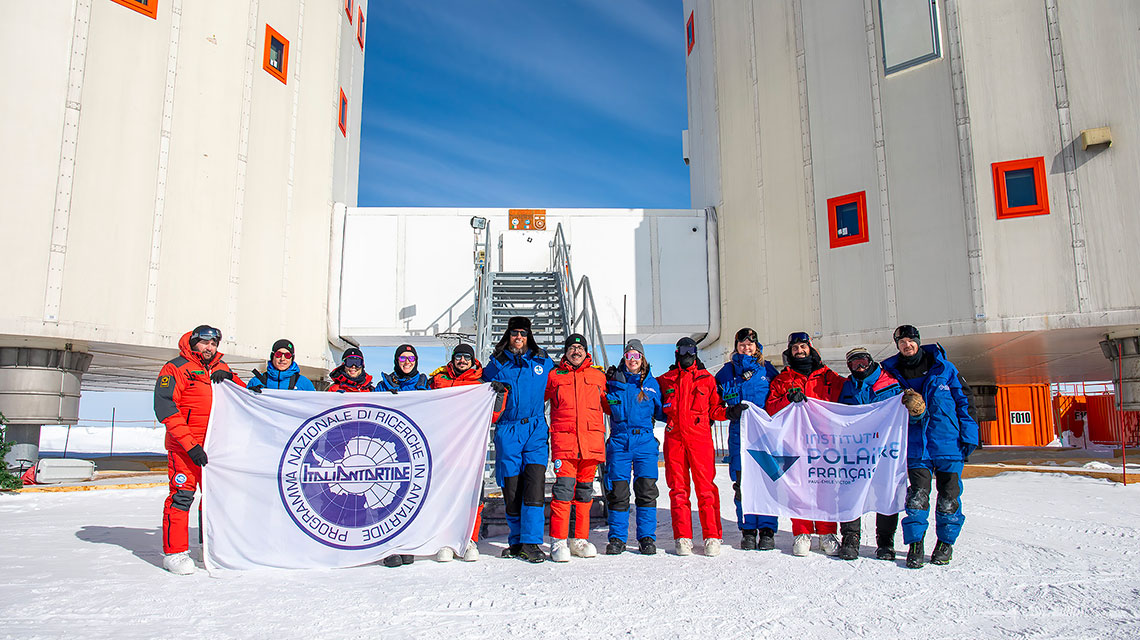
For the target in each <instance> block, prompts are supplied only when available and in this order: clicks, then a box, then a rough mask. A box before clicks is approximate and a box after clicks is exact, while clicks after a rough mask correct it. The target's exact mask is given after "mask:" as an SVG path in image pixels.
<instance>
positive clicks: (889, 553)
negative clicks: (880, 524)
mask: <svg viewBox="0 0 1140 640" xmlns="http://www.w3.org/2000/svg"><path fill="white" fill-rule="evenodd" d="M875 543H876V544H877V545H878V548H877V549H875V557H876V558H878V559H879V560H894V559H895V537H894V536H893V535H892V536H889V537H888V536H885V535H879V536H875Z"/></svg>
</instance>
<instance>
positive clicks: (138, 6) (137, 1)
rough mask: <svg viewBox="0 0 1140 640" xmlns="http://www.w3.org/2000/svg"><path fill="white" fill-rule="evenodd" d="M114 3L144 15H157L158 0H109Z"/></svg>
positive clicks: (149, 16)
mask: <svg viewBox="0 0 1140 640" xmlns="http://www.w3.org/2000/svg"><path fill="white" fill-rule="evenodd" d="M111 1H112V2H114V3H116V4H121V5H123V6H124V7H127V8H128V9H134V10H135V11H138V12H139V13H141V14H143V15H144V16H146V17H148V18H151V19H157V16H158V0H111Z"/></svg>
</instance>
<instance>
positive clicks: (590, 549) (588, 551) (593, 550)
mask: <svg viewBox="0 0 1140 640" xmlns="http://www.w3.org/2000/svg"><path fill="white" fill-rule="evenodd" d="M570 553H571V554H573V555H576V556H578V557H579V558H593V557H594V556H596V555H598V548H597V547H595V546H594V545H593V544H591V543H590V541H589V540H587V539H585V538H574V539H572V540H570Z"/></svg>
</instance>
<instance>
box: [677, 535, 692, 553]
mask: <svg viewBox="0 0 1140 640" xmlns="http://www.w3.org/2000/svg"><path fill="white" fill-rule="evenodd" d="M677 555H679V556H691V555H693V539H692V538H677Z"/></svg>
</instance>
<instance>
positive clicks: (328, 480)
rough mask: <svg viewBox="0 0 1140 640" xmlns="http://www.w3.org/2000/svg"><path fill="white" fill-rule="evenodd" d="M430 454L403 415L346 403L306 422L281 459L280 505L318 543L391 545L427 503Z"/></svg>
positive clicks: (358, 546)
mask: <svg viewBox="0 0 1140 640" xmlns="http://www.w3.org/2000/svg"><path fill="white" fill-rule="evenodd" d="M430 471H431V453H430V451H429V449H428V444H427V439H426V438H425V437H424V434H423V432H422V431H421V430H420V428H419V427H418V426H417V425H416V424H415V422H413V421H412V420H411V419H410V418H409V417H408V416H406V415H405V414H403V413H401V412H399V411H395V410H393V409H389V408H386V407H381V406H378V405H370V404H354V405H345V406H341V407H338V408H336V409H332V410H329V411H325V412H323V413H321V414H318V415H316V416H313V417H312V418H310V419H308V420H307V421H305V422H304V423H303V424H302V425H301V426H300V427H299V428H298V429H297V430H296V432H294V433H293V436H292V437H291V438H290V439H289V442H288V444H287V445H286V447H285V451H284V453H283V455H282V457H281V465H280V467H279V470H278V474H277V480H278V487H279V489H280V495H281V500H282V503H283V504H284V505H285V509H286V510H287V511H288V512H289V516H290V517H291V518H292V519H293V521H294V522H295V523H296V524H297V526H298V527H299V528H300V529H301V530H302V531H304V532H305V533H306V534H307V535H309V536H310V537H311V538H313V539H314V540H317V541H318V542H320V543H322V544H325V545H328V546H330V547H336V548H338V549H366V548H369V547H374V546H377V545H379V544H383V543H384V542H386V541H388V540H390V539H391V538H392V537H394V536H395V535H397V534H398V533H400V532H401V531H403V530H404V528H405V527H407V525H408V524H410V523H411V522H412V521H413V520H414V519H415V517H416V515H417V514H418V513H419V511H420V508H421V507H422V506H423V503H424V498H425V497H426V496H427V492H428V486H429V483H430V478H431V473H430Z"/></svg>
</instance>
